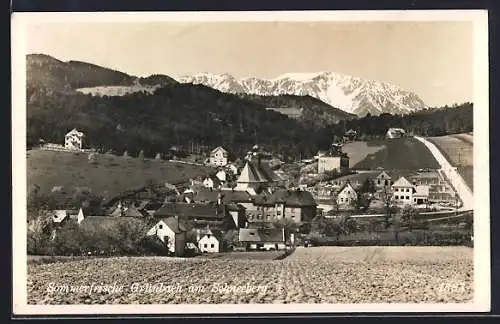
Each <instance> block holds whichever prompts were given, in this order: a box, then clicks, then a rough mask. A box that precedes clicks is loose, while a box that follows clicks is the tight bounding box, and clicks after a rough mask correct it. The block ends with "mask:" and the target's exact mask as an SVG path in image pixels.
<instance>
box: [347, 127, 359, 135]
mask: <svg viewBox="0 0 500 324" xmlns="http://www.w3.org/2000/svg"><path fill="white" fill-rule="evenodd" d="M357 133H358V132H356V131H355V130H354V129H352V128H351V129H349V130H348V131H347V132H345V134H346V135H356V134H357Z"/></svg>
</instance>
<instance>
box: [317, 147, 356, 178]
mask: <svg viewBox="0 0 500 324" xmlns="http://www.w3.org/2000/svg"><path fill="white" fill-rule="evenodd" d="M348 169H349V157H348V156H347V154H346V153H343V152H342V145H341V144H335V143H334V144H332V146H331V148H330V150H329V151H328V153H327V154H325V155H322V156H319V157H318V174H321V173H325V172H328V171H333V170H336V171H339V172H345V171H347V170H348Z"/></svg>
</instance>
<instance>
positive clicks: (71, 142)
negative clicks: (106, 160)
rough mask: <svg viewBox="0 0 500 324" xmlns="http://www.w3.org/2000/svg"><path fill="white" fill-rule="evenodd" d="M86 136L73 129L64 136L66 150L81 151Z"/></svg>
mask: <svg viewBox="0 0 500 324" xmlns="http://www.w3.org/2000/svg"><path fill="white" fill-rule="evenodd" d="M84 136H85V135H84V134H83V133H82V132H79V131H78V130H77V129H76V128H73V129H72V130H71V131H69V132H68V133H67V134H66V135H65V136H64V148H65V149H68V150H81V149H82V145H83V138H84Z"/></svg>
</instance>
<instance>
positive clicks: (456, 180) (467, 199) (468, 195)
mask: <svg viewBox="0 0 500 324" xmlns="http://www.w3.org/2000/svg"><path fill="white" fill-rule="evenodd" d="M414 137H415V138H416V139H417V140H419V141H420V142H422V143H423V144H424V145H425V146H426V147H427V148H428V149H429V151H430V152H431V153H432V155H433V156H434V158H435V159H436V161H437V162H438V163H439V165H440V166H441V172H442V173H443V174H444V175H445V176H446V177H447V178H448V180H449V182H450V183H451V185H452V186H453V188H454V189H455V191H456V192H457V194H458V196H459V197H460V199H461V200H462V203H463V205H462V207H460V209H459V210H458V211H467V210H473V209H474V195H473V193H472V191H471V190H470V188H469V186H467V184H466V183H465V181H464V179H463V178H462V176H461V175H460V174H459V173H458V171H457V168H455V167H454V166H452V165H451V163H450V162H449V161H448V160H447V159H446V158H445V157H444V155H443V154H442V153H441V151H440V150H439V149H438V148H437V147H436V145H434V144H433V143H431V142H429V141H428V140H426V139H425V138H423V137H419V136H414Z"/></svg>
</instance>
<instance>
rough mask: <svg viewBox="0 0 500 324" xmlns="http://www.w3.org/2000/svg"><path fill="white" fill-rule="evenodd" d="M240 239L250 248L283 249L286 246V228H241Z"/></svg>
mask: <svg viewBox="0 0 500 324" xmlns="http://www.w3.org/2000/svg"><path fill="white" fill-rule="evenodd" d="M238 240H239V242H240V243H241V244H244V245H246V248H247V250H250V249H257V250H260V249H266V250H271V249H274V250H282V249H285V248H286V245H285V243H286V240H285V230H284V229H282V228H270V229H261V228H240V231H239V235H238Z"/></svg>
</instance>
